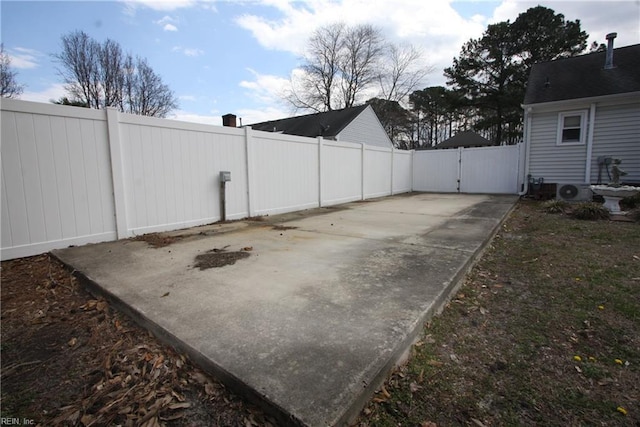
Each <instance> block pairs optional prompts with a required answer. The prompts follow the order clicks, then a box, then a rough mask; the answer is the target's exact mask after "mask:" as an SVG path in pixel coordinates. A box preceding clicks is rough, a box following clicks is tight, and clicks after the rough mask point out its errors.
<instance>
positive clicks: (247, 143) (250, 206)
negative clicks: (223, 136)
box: [244, 126, 253, 218]
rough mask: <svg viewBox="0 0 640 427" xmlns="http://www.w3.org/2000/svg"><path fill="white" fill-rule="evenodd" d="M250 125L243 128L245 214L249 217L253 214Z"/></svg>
mask: <svg viewBox="0 0 640 427" xmlns="http://www.w3.org/2000/svg"><path fill="white" fill-rule="evenodd" d="M252 131H253V129H251V126H247V127H245V128H244V147H245V160H246V164H245V167H246V168H247V216H248V217H249V218H251V217H252V216H253V212H252V210H251V209H253V203H251V195H252V194H253V191H251V190H252V189H251V179H252V174H251V168H252V167H253V153H252V152H251V141H252V139H253V137H252V135H251V132H252Z"/></svg>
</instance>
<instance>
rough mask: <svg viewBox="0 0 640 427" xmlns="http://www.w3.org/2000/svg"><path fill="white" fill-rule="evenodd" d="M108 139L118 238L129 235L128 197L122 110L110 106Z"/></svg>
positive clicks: (108, 111)
mask: <svg viewBox="0 0 640 427" xmlns="http://www.w3.org/2000/svg"><path fill="white" fill-rule="evenodd" d="M106 111H107V113H106V114H107V141H108V143H109V154H110V158H111V181H112V183H113V203H114V207H115V212H114V214H115V219H116V234H117V237H118V239H126V238H127V237H129V230H128V221H127V198H126V193H125V183H124V166H123V164H122V159H123V156H122V143H121V140H120V111H118V109H116V108H113V107H108V108H107V109H106Z"/></svg>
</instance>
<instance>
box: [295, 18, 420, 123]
mask: <svg viewBox="0 0 640 427" xmlns="http://www.w3.org/2000/svg"><path fill="white" fill-rule="evenodd" d="M420 59H421V56H420V54H419V52H418V51H417V50H416V49H415V48H413V47H411V46H403V47H398V46H394V45H390V44H388V43H386V42H385V40H384V37H383V36H382V32H381V30H380V29H378V28H376V27H373V26H371V25H358V26H355V27H348V26H346V25H345V24H343V23H337V24H332V25H328V26H325V27H320V28H319V29H317V30H316V31H315V32H314V33H313V35H312V36H311V37H310V38H309V41H308V43H307V49H306V52H305V55H304V57H303V65H302V67H301V70H302V73H300V75H297V76H295V77H294V78H292V82H291V90H290V91H289V92H288V93H287V94H286V96H285V99H286V100H287V101H289V102H290V103H291V104H292V105H293V106H294V107H296V108H301V109H307V110H314V111H330V110H334V109H339V108H347V107H352V106H354V105H358V104H359V103H362V102H363V101H364V100H363V99H361V98H362V97H363V96H364V94H365V93H366V94H367V95H369V96H368V97H371V95H374V96H377V97H379V98H383V99H386V100H388V101H401V100H403V99H404V98H406V96H407V95H408V94H409V93H410V92H411V91H413V90H414V89H415V88H416V87H417V86H418V85H419V84H420V82H421V81H422V80H423V78H424V75H425V74H426V73H428V72H429V71H430V70H429V69H424V68H423V69H418V68H417V64H418V61H419V60H420ZM376 86H379V87H376ZM374 92H377V93H374Z"/></svg>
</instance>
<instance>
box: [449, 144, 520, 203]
mask: <svg viewBox="0 0 640 427" xmlns="http://www.w3.org/2000/svg"><path fill="white" fill-rule="evenodd" d="M519 149H520V146H519V145H509V146H504V147H483V148H467V149H465V150H463V151H461V154H460V155H461V160H460V163H461V169H460V192H462V193H498V194H515V193H517V192H518V173H519V168H518V164H519V158H520V150H519Z"/></svg>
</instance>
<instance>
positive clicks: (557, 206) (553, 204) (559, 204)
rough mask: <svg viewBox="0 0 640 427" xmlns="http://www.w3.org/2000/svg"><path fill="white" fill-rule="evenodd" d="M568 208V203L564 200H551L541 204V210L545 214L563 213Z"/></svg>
mask: <svg viewBox="0 0 640 427" xmlns="http://www.w3.org/2000/svg"><path fill="white" fill-rule="evenodd" d="M568 208H569V203H567V202H565V201H564V200H558V199H551V200H547V201H546V202H544V203H543V204H542V210H543V211H545V212H546V213H551V214H553V213H565V212H566V211H567V209H568Z"/></svg>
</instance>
